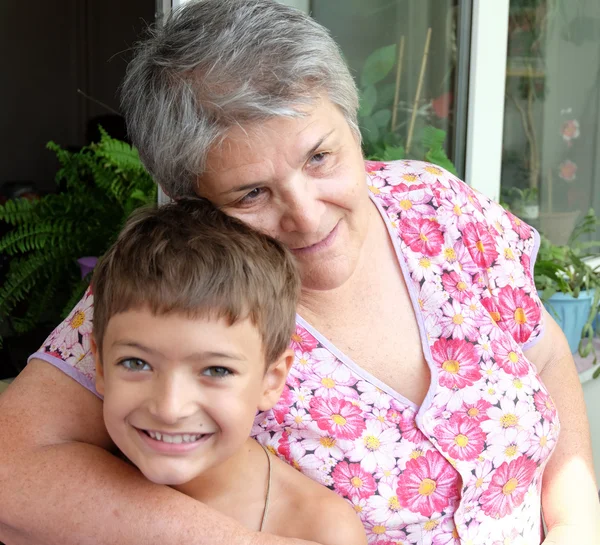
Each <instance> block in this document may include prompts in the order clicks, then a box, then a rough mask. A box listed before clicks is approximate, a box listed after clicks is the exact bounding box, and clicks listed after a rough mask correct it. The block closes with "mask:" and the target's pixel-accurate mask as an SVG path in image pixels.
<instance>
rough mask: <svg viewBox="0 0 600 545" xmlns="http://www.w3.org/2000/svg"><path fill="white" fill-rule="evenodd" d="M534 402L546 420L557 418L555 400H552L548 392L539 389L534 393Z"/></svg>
mask: <svg viewBox="0 0 600 545" xmlns="http://www.w3.org/2000/svg"><path fill="white" fill-rule="evenodd" d="M533 402H534V403H535V408H536V409H537V411H538V412H539V413H540V414H541V415H542V418H543V419H544V420H550V421H553V420H555V418H556V407H555V406H554V401H552V398H551V397H550V396H549V395H548V394H547V393H546V392H544V391H543V390H538V391H537V392H536V393H535V394H533Z"/></svg>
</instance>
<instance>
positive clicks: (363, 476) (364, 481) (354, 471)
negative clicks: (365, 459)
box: [331, 462, 377, 498]
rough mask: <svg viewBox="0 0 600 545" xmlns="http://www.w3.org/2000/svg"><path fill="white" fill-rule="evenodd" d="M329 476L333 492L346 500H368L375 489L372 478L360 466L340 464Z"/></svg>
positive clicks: (346, 463)
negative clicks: (331, 480) (331, 479)
mask: <svg viewBox="0 0 600 545" xmlns="http://www.w3.org/2000/svg"><path fill="white" fill-rule="evenodd" d="M331 476H332V477H333V488H334V489H335V491H336V492H337V493H338V494H340V495H341V496H344V497H346V498H369V497H370V496H372V495H373V494H374V493H375V490H376V488H377V485H376V484H375V479H373V476H372V475H371V474H370V473H369V472H367V471H365V470H364V469H363V468H362V467H361V465H360V464H349V463H348V462H340V463H338V464H337V465H336V466H335V468H334V469H333V472H332V473H331Z"/></svg>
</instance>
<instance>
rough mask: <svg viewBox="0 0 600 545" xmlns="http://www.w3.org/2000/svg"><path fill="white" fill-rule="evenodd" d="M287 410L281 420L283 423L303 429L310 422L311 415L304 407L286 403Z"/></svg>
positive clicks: (293, 427)
mask: <svg viewBox="0 0 600 545" xmlns="http://www.w3.org/2000/svg"><path fill="white" fill-rule="evenodd" d="M287 411H288V412H287V414H286V415H285V416H284V419H283V420H284V422H285V425H286V426H289V427H290V428H292V429H305V428H306V426H307V424H308V423H309V422H312V417H311V416H310V414H309V413H308V412H307V411H306V410H305V409H298V408H297V407H289V405H288V408H287Z"/></svg>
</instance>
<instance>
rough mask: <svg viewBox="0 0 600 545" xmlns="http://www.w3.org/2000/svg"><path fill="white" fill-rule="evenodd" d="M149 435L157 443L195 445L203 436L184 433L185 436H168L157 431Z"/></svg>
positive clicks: (149, 432)
mask: <svg viewBox="0 0 600 545" xmlns="http://www.w3.org/2000/svg"><path fill="white" fill-rule="evenodd" d="M148 435H149V436H150V437H152V439H155V440H156V441H162V442H163V443H176V444H179V443H194V442H195V441H198V439H200V437H202V435H190V434H189V433H184V434H183V435H180V434H174V435H168V434H166V433H160V432H157V431H148Z"/></svg>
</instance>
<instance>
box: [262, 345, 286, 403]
mask: <svg viewBox="0 0 600 545" xmlns="http://www.w3.org/2000/svg"><path fill="white" fill-rule="evenodd" d="M293 363H294V352H293V351H292V350H291V349H289V348H288V349H287V350H286V351H285V352H284V353H283V354H282V355H281V356H280V357H279V358H278V359H277V360H276V361H274V362H273V363H272V364H271V365H269V368H268V369H267V371H266V373H265V376H264V377H263V392H262V395H261V397H260V400H259V403H258V409H259V410H260V411H268V410H269V409H272V408H273V407H274V406H275V405H276V404H277V402H278V401H279V398H280V397H281V392H283V387H284V386H285V381H286V379H287V376H288V373H289V372H290V369H291V368H292V364H293Z"/></svg>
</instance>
